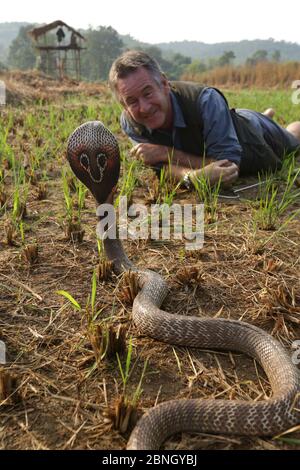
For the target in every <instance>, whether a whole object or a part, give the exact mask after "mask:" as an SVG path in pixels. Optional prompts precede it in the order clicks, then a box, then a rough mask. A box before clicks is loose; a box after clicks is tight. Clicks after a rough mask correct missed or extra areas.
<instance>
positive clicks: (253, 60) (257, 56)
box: [246, 49, 268, 65]
mask: <svg viewBox="0 0 300 470" xmlns="http://www.w3.org/2000/svg"><path fill="white" fill-rule="evenodd" d="M267 60H268V51H266V50H265V49H259V50H258V51H256V52H254V54H252V56H251V57H249V58H248V59H247V61H246V64H248V65H256V64H258V63H259V62H266V61H267Z"/></svg>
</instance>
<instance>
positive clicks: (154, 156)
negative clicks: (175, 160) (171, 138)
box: [130, 143, 170, 166]
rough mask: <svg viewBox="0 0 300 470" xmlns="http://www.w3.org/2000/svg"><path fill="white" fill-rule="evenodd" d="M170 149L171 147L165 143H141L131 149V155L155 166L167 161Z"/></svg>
mask: <svg viewBox="0 0 300 470" xmlns="http://www.w3.org/2000/svg"><path fill="white" fill-rule="evenodd" d="M169 150H170V149H169V147H167V146H165V145H156V144H146V143H140V144H137V145H135V146H134V147H133V148H132V149H131V151H130V155H132V156H133V157H135V158H137V159H138V160H141V161H143V162H144V163H145V165H149V166H153V165H156V164H157V163H161V162H164V163H165V162H167V161H168V151H169Z"/></svg>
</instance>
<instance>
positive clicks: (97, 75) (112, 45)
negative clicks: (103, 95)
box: [82, 26, 124, 80]
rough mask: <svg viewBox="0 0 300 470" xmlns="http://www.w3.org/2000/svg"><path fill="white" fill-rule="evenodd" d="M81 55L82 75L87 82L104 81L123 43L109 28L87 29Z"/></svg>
mask: <svg viewBox="0 0 300 470" xmlns="http://www.w3.org/2000/svg"><path fill="white" fill-rule="evenodd" d="M85 37H86V39H87V42H86V47H87V49H86V51H85V52H84V54H82V75H83V76H84V77H85V78H88V79H89V80H106V79H107V77H108V72H109V69H110V67H111V64H112V63H113V61H114V60H115V59H116V58H117V57H118V56H119V55H120V54H121V52H122V50H123V46H124V44H123V41H122V40H121V39H120V37H119V35H118V33H117V31H116V30H115V29H113V28H112V27H111V26H108V27H105V26H99V28H98V29H96V30H94V29H89V30H88V32H87V33H86V35H85Z"/></svg>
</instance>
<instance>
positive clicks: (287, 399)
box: [67, 121, 300, 450]
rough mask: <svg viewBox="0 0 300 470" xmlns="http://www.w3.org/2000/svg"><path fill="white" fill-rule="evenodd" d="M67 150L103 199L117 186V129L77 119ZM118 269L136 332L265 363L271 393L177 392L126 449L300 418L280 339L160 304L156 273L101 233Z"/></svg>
mask: <svg viewBox="0 0 300 470" xmlns="http://www.w3.org/2000/svg"><path fill="white" fill-rule="evenodd" d="M67 158H68V161H69V163H70V165H71V168H72V170H73V171H74V173H75V174H76V176H77V177H78V178H79V179H80V180H81V181H82V182H83V183H84V184H85V185H86V186H87V187H88V188H89V189H90V190H91V192H92V194H93V195H94V197H95V199H96V201H97V203H98V204H99V205H100V204H103V203H104V202H105V201H106V200H107V197H108V195H109V194H110V193H111V191H112V189H113V188H114V187H115V185H116V184H117V181H118V177H119V171H120V154H119V147H118V143H117V140H116V139H115V137H114V135H113V134H112V133H111V132H110V131H109V130H108V129H107V128H106V127H105V126H104V125H103V124H102V123H101V122H100V121H91V122H87V123H85V124H83V125H81V126H80V127H78V128H77V129H76V130H75V131H74V132H73V133H72V134H71V136H70V138H69V141H68V149H67ZM104 246H105V252H106V255H107V257H108V258H109V259H110V260H112V261H113V263H114V269H115V271H116V272H117V273H120V272H122V271H126V270H128V269H131V270H133V271H135V272H136V273H137V276H138V280H139V288H140V291H139V293H138V295H137V296H136V298H135V300H134V303H133V308H132V318H133V322H134V324H135V326H136V328H137V331H138V332H139V333H142V334H143V335H147V336H150V337H152V338H155V339H157V340H159V341H163V342H166V343H171V344H174V345H180V346H190V347H199V348H204V349H218V350H224V351H239V352H243V353H245V354H247V355H248V356H250V357H252V358H254V359H255V360H257V361H258V362H259V363H260V365H261V366H262V368H263V369H264V371H265V373H266V375H267V377H268V379H269V381H270V384H271V387H272V392H273V393H272V397H271V398H269V399H267V400H261V401H241V400H215V399H192V400H188V399H180V400H172V401H168V402H164V403H162V404H160V405H158V406H156V407H154V408H152V409H150V410H149V411H148V412H147V413H146V414H145V415H144V416H143V417H142V418H141V419H140V421H139V422H138V424H137V426H136V427H135V429H134V430H133V432H132V434H131V437H130V439H129V442H128V445H127V449H146V450H150V449H158V448H159V447H160V446H161V445H162V443H163V442H164V441H165V440H166V439H167V438H168V437H169V436H171V435H173V434H175V433H177V432H181V431H194V432H205V433H222V434H233V435H246V436H250V435H251V436H255V435H260V436H272V435H276V434H278V433H281V432H283V431H286V430H287V429H289V428H291V427H293V426H295V425H297V424H299V423H300V409H299V408H300V396H299V395H300V393H299V392H300V376H299V371H298V369H297V367H296V366H295V365H294V364H293V363H292V361H291V358H290V356H289V355H288V353H287V352H286V351H285V350H284V349H283V347H282V346H281V345H280V344H279V343H278V342H277V341H276V340H275V339H273V338H272V336H270V335H269V334H267V333H266V332H264V331H263V330H261V329H259V328H257V327H255V326H253V325H250V324H247V323H245V322H241V321H235V320H228V319H222V318H217V319H214V318H198V317H186V316H183V315H173V314H170V313H167V312H165V311H163V310H161V309H160V306H161V304H162V302H163V300H164V298H165V296H166V294H167V292H168V289H167V285H166V283H165V281H164V279H163V278H162V277H161V276H160V275H158V274H157V273H154V272H151V271H149V270H146V269H145V270H141V269H138V268H136V267H135V266H134V265H133V264H132V263H131V261H130V260H129V259H128V258H127V256H126V253H125V252H124V249H123V246H122V243H121V241H120V240H118V239H116V240H111V239H109V238H107V239H105V240H104Z"/></svg>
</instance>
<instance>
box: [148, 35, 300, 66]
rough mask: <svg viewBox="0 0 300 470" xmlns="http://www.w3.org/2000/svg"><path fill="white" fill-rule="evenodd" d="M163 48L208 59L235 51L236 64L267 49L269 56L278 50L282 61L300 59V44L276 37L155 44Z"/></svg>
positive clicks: (165, 52)
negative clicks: (207, 42)
mask: <svg viewBox="0 0 300 470" xmlns="http://www.w3.org/2000/svg"><path fill="white" fill-rule="evenodd" d="M155 45H156V46H157V47H159V48H160V49H162V51H163V52H164V54H165V55H166V56H167V55H168V54H172V53H174V52H180V54H183V55H185V56H188V57H191V58H192V59H199V60H204V61H205V60H207V59H209V58H213V57H215V58H217V57H220V56H222V55H223V53H224V52H225V51H233V52H234V54H235V56H236V59H235V62H234V63H235V64H243V63H244V62H245V60H246V59H247V58H248V57H250V56H252V55H253V54H254V52H256V51H258V50H261V49H262V50H266V51H267V52H268V55H269V57H271V56H272V54H273V53H274V52H275V51H276V50H278V51H280V58H281V60H282V61H289V60H291V61H293V60H295V61H300V44H297V43H292V42H285V41H274V39H272V38H270V39H266V40H264V39H255V40H253V41H248V40H243V41H239V42H221V43H217V44H205V43H204V42H198V41H178V42H168V43H166V42H165V43H159V44H155Z"/></svg>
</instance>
